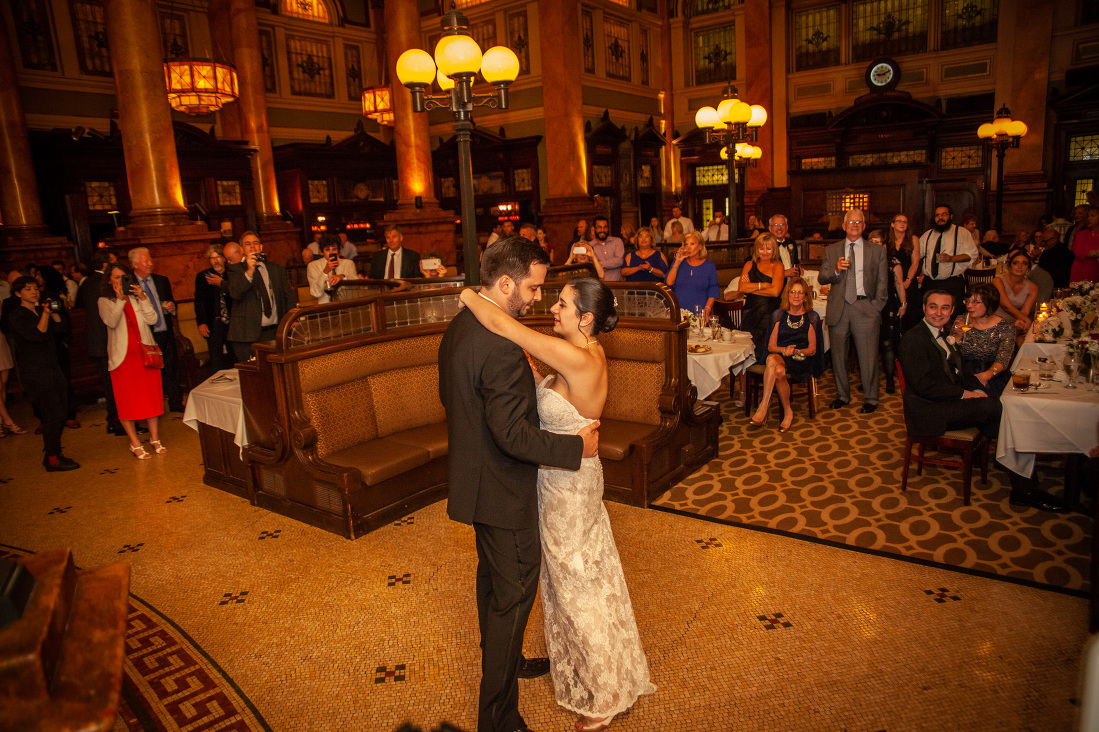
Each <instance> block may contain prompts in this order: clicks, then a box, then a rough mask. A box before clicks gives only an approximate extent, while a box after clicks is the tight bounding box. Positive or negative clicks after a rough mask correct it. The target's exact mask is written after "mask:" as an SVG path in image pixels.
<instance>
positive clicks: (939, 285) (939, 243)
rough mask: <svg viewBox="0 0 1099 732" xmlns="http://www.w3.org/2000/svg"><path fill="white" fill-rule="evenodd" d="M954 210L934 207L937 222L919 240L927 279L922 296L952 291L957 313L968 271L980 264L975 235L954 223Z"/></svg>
mask: <svg viewBox="0 0 1099 732" xmlns="http://www.w3.org/2000/svg"><path fill="white" fill-rule="evenodd" d="M953 218H954V211H953V209H951V208H950V206H948V205H946V204H945V203H944V204H942V205H939V206H936V207H935V223H934V224H933V225H932V226H931V228H930V229H928V230H927V231H925V232H924V234H923V236H921V237H920V251H919V257H920V258H921V260H922V263H921V268H922V269H921V271H922V272H923V275H924V278H923V283H922V284H921V285H920V289H921V292H922V293H927V292H931V291H932V290H942V291H943V292H949V293H950V295H951V297H953V298H954V312H958V308H959V307H960V305H961V302H962V301H963V300H964V299H965V271H966V270H967V269H969V268H970V267H972V266H973V264H974V263H975V262H976V261H977V244H976V242H974V241H973V237H972V235H970V233H969V232H968V231H967V230H965V229H963V228H962V227H960V226H955V225H954V224H952V223H951V220H952V219H953Z"/></svg>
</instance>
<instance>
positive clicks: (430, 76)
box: [397, 2, 519, 285]
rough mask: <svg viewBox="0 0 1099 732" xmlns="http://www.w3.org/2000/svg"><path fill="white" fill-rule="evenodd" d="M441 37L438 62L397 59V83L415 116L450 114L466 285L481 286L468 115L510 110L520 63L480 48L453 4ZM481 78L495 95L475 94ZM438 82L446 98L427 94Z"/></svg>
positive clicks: (503, 51) (499, 50)
mask: <svg viewBox="0 0 1099 732" xmlns="http://www.w3.org/2000/svg"><path fill="white" fill-rule="evenodd" d="M442 25H443V36H442V38H440V39H439V43H438V44H436V46H435V58H434V59H432V57H431V56H430V55H428V53H427V51H423V50H421V49H419V48H410V49H408V50H407V51H405V52H404V53H402V54H401V56H400V58H398V59H397V78H398V79H400V81H401V83H402V84H404V85H405V86H406V87H408V88H409V90H410V91H411V92H412V108H413V110H415V111H417V112H427V111H430V110H432V109H449V110H450V111H451V113H452V114H453V115H454V132H455V133H456V135H457V138H458V188H459V191H460V197H461V209H462V211H461V216H462V258H463V260H464V262H465V270H466V284H469V285H477V284H480V277H479V272H478V260H477V221H476V214H475V212H474V208H473V166H472V163H471V161H470V154H469V132H470V130H471V129H472V128H473V123H472V122H471V121H470V113H471V112H472V111H473V108H474V107H491V108H498V109H507V108H508V86H509V85H510V84H511V82H513V81H515V77H517V76H518V75H519V58H518V57H517V56H516V55H515V53H514V52H513V51H512V50H511V49H510V48H507V47H505V46H493V47H492V48H490V49H488V50H487V51H485V52H484V54H482V53H481V47H480V46H478V45H477V42H476V41H474V40H473V37H472V36H471V35H470V32H469V22H468V21H467V20H466V16H465V15H464V14H462V13H461V12H459V11H458V10H457V9H456V8H455V6H454V3H453V2H451V4H450V10H449V12H447V13H446V14H445V15H444V16H443V21H442ZM478 71H480V72H481V76H482V77H484V80H485V81H487V82H488V83H490V84H492V85H494V86H495V87H496V93H495V94H475V93H474V92H473V79H474V77H475V76H476V74H477V72H478ZM433 81H436V82H438V84H439V88H440V89H441V90H442V91H444V92H448V93H446V94H428V93H427V92H428V90H429V89H430V88H431V82H433Z"/></svg>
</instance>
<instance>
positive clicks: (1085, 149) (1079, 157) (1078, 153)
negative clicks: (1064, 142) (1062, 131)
mask: <svg viewBox="0 0 1099 732" xmlns="http://www.w3.org/2000/svg"><path fill="white" fill-rule="evenodd" d="M1068 159H1069V160H1070V161H1071V162H1074V163H1076V162H1082V161H1085V160H1099V135H1073V136H1072V137H1070V138H1068Z"/></svg>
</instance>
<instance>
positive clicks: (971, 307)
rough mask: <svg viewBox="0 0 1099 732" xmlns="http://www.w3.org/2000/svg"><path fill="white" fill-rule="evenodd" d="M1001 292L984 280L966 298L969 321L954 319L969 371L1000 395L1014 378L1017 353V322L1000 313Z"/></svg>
mask: <svg viewBox="0 0 1099 732" xmlns="http://www.w3.org/2000/svg"><path fill="white" fill-rule="evenodd" d="M999 307H1000V293H999V291H997V289H996V288H995V287H993V286H992V285H990V284H988V283H984V282H982V283H981V284H979V285H976V286H975V287H974V288H973V290H972V291H971V292H970V293H969V297H968V298H966V301H965V309H966V313H967V315H968V318H967V320H968V323H963V322H962V318H958V319H957V320H955V321H954V334H953V335H954V342H955V343H956V344H957V346H958V351H959V353H961V356H962V362H963V363H965V366H966V369H968V370H969V373H971V374H973V375H974V376H975V377H977V381H979V382H981V384H982V385H983V387H984V392H985V393H986V394H988V395H989V396H990V397H994V398H998V397H999V396H1000V394H1002V393H1003V391H1004V387H1005V386H1007V382H1008V381H1009V380H1010V379H1011V374H1010V373H1009V372H1008V370H1007V369H1008V366H1010V365H1011V357H1012V356H1013V355H1014V354H1015V324H1014V323H1012V322H1011V321H1010V320H1008V319H1006V318H1001V317H1000V316H999V315H997V314H996V311H997V310H998V309H999Z"/></svg>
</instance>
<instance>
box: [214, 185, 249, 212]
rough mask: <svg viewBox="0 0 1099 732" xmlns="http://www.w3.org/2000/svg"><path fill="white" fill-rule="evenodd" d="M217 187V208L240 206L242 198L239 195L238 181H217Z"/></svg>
mask: <svg viewBox="0 0 1099 732" xmlns="http://www.w3.org/2000/svg"><path fill="white" fill-rule="evenodd" d="M217 187H218V205H219V206H240V205H242V200H243V199H242V198H241V195H240V181H239V180H219V181H218V182H217Z"/></svg>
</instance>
